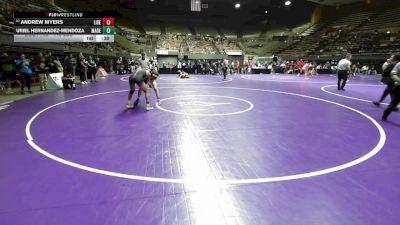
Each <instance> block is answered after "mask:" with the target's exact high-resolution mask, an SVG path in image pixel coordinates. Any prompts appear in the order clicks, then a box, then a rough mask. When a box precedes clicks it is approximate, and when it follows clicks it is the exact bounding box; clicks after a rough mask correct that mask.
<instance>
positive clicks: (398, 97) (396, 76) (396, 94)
mask: <svg viewBox="0 0 400 225" xmlns="http://www.w3.org/2000/svg"><path fill="white" fill-rule="evenodd" d="M390 78H392V80H393V81H394V82H395V85H394V87H393V90H392V95H393V98H392V101H391V102H390V104H389V106H388V107H387V108H386V110H385V112H384V113H383V115H382V120H383V121H386V120H387V118H388V116H389V115H390V114H391V113H392V112H393V111H395V110H396V108H397V106H398V105H399V103H400V63H397V64H396V65H395V66H394V68H393V70H392V72H391V73H390Z"/></svg>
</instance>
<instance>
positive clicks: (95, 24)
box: [14, 12, 115, 42]
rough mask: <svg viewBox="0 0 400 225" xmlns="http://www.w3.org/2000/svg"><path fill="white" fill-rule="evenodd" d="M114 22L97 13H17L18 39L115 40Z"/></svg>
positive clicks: (57, 40)
mask: <svg viewBox="0 0 400 225" xmlns="http://www.w3.org/2000/svg"><path fill="white" fill-rule="evenodd" d="M114 23H115V20H114V18H112V17H102V16H99V14H98V13H93V12H15V13H14V27H15V34H14V42H114V34H115V29H114Z"/></svg>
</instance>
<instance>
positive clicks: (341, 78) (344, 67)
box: [337, 53, 352, 91]
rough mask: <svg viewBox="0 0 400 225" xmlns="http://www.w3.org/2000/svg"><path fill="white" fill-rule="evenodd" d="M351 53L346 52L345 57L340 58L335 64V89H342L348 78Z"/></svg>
mask: <svg viewBox="0 0 400 225" xmlns="http://www.w3.org/2000/svg"><path fill="white" fill-rule="evenodd" d="M351 57H352V55H351V54H350V53H347V55H346V58H344V59H341V60H340V61H339V63H338V65H337V69H338V85H337V89H338V91H340V90H342V91H344V87H345V86H346V81H347V78H348V75H349V74H350V70H351V62H350V59H351Z"/></svg>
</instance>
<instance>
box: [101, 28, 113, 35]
mask: <svg viewBox="0 0 400 225" xmlns="http://www.w3.org/2000/svg"><path fill="white" fill-rule="evenodd" d="M103 34H114V27H103Z"/></svg>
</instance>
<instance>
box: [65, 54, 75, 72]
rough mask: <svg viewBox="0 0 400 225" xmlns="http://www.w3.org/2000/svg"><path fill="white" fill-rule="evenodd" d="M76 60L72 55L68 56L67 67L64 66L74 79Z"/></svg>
mask: <svg viewBox="0 0 400 225" xmlns="http://www.w3.org/2000/svg"><path fill="white" fill-rule="evenodd" d="M76 63H77V62H76V59H75V58H74V56H73V55H72V54H69V56H68V60H67V65H66V70H67V73H68V74H70V75H72V76H73V77H75V70H76Z"/></svg>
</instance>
